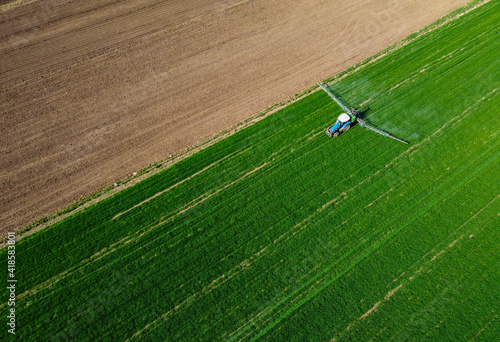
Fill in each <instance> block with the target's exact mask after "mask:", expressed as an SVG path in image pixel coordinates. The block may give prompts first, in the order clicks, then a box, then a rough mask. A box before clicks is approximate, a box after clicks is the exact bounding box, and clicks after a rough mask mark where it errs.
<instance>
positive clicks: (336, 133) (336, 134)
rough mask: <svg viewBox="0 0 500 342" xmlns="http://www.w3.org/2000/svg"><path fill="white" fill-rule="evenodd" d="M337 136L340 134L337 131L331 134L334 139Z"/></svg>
mask: <svg viewBox="0 0 500 342" xmlns="http://www.w3.org/2000/svg"><path fill="white" fill-rule="evenodd" d="M339 134H340V132H339V131H337V132H335V133H333V135H332V137H334V138H336V137H338V136H339Z"/></svg>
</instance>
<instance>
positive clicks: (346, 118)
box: [326, 113, 353, 137]
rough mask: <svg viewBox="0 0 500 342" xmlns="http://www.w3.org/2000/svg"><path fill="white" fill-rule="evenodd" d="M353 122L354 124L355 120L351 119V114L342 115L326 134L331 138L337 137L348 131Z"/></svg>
mask: <svg viewBox="0 0 500 342" xmlns="http://www.w3.org/2000/svg"><path fill="white" fill-rule="evenodd" d="M352 122H353V119H352V118H351V116H350V115H349V114H346V113H342V114H340V115H339V117H338V119H337V122H336V123H335V125H333V126H331V127H328V128H327V130H326V134H327V135H328V136H329V137H336V136H338V135H339V134H340V133H341V132H344V131H347V130H348V129H349V128H351V124H352Z"/></svg>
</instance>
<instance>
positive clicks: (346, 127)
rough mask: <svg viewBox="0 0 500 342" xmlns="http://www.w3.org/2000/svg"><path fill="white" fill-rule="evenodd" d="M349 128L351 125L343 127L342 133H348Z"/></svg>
mask: <svg viewBox="0 0 500 342" xmlns="http://www.w3.org/2000/svg"><path fill="white" fill-rule="evenodd" d="M349 128H351V124H349V125H347V126H345V127H344V129H343V131H344V132H345V131H348V130H349Z"/></svg>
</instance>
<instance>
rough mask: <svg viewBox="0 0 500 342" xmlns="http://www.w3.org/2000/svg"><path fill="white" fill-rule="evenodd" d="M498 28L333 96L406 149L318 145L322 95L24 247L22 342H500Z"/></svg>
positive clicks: (398, 64) (394, 61)
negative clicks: (359, 111)
mask: <svg viewBox="0 0 500 342" xmlns="http://www.w3.org/2000/svg"><path fill="white" fill-rule="evenodd" d="M499 22H500V1H490V2H488V3H485V4H484V5H482V6H480V7H478V8H476V9H474V10H473V11H470V12H468V13H467V14H465V15H463V16H456V15H455V17H454V19H453V20H450V21H449V22H448V23H445V24H444V25H440V27H439V28H436V29H434V30H428V32H426V33H425V34H421V35H419V36H418V37H416V36H414V37H412V41H411V42H410V43H409V44H407V45H404V46H402V47H400V48H398V49H393V50H392V51H390V52H387V53H386V54H384V55H383V56H382V57H381V58H379V59H377V60H376V61H373V62H371V63H367V64H366V65H364V66H363V67H360V68H357V69H355V70H353V71H351V72H349V73H347V74H346V75H345V77H342V78H340V79H336V80H335V81H334V82H332V83H331V88H332V89H334V90H335V91H336V92H337V93H340V94H341V95H342V97H343V99H344V100H345V101H346V102H348V103H349V104H350V105H353V106H358V108H359V104H361V103H363V108H365V109H366V108H368V107H369V110H368V111H367V112H366V115H367V119H368V120H369V121H370V122H371V123H372V124H373V125H375V126H377V127H379V128H382V129H384V130H386V131H388V132H391V133H392V134H394V135H396V136H398V137H400V138H402V139H404V140H407V141H409V142H410V145H405V144H402V143H399V142H396V141H394V140H391V139H387V138H384V137H383V136H381V135H378V134H375V133H374V132H371V131H369V130H366V129H363V128H361V127H359V126H355V127H353V128H352V129H351V130H349V131H348V132H346V133H344V134H342V135H341V136H340V137H338V138H335V139H330V138H328V137H327V136H326V134H325V129H326V127H327V126H328V125H329V124H333V123H334V121H335V118H336V116H337V115H339V114H340V113H341V109H340V108H339V107H338V106H337V105H336V104H335V103H334V102H333V101H332V100H331V99H330V98H329V97H328V96H327V94H326V93H324V92H322V91H317V92H313V93H311V94H310V95H308V96H306V97H304V98H303V99H301V100H299V101H297V102H295V103H293V104H292V105H290V106H288V107H285V108H283V109H281V110H280V111H278V112H276V113H274V114H272V115H270V116H268V117H267V118H265V119H263V120H261V121H259V122H257V123H255V124H253V125H251V126H250V127H248V128H246V129H243V130H241V131H239V132H237V133H236V134H234V135H232V136H230V137H229V138H226V139H224V140H222V141H220V142H218V143H216V144H214V145H212V146H209V147H207V148H206V149H203V150H202V151H200V152H198V153H196V154H194V155H192V156H190V157H188V158H186V159H184V160H182V161H180V162H178V163H177V164H175V165H173V166H172V167H170V168H169V169H167V170H165V171H163V172H160V173H158V174H156V175H154V176H152V177H149V178H147V179H146V180H144V181H142V182H141V183H138V184H136V185H135V186H132V187H129V188H127V189H125V190H123V191H122V192H119V193H118V194H116V195H114V196H112V197H110V198H108V199H105V200H103V201H101V202H99V203H97V204H95V205H93V206H91V207H89V208H87V209H85V210H83V211H81V212H79V213H76V214H74V215H72V216H70V217H68V218H66V219H64V220H62V221H60V222H58V223H56V224H54V225H52V226H51V227H48V228H46V229H43V230H41V231H39V232H37V233H35V234H33V235H30V236H28V237H25V238H23V239H21V240H20V241H19V242H18V243H17V244H16V274H17V277H18V283H17V291H16V293H17V300H16V308H17V311H16V317H17V329H16V338H18V339H20V340H23V341H70V340H71V341H125V340H130V341H135V340H143V341H216V340H229V341H239V340H244V341H247V340H261V341H424V340H429V341H470V340H474V341H499V340H500V317H499V312H500V253H499V251H500V229H499V227H500V217H499V215H500V198H499V197H500V191H499V190H500V137H499V136H498V133H499V129H500V116H499V112H500V97H499V96H498V95H499V92H498V86H499V84H500V82H499V80H500V54H499V51H500V39H499V38H500V26H499V25H498V23H499ZM0 254H1V258H2V259H6V258H7V255H6V254H7V250H6V249H5V248H4V249H3V250H2V251H1V252H0ZM7 295H8V293H7V292H6V291H5V290H4V291H1V296H2V298H1V299H2V300H1V303H3V304H2V309H1V310H2V313H4V314H3V316H6V315H7V314H8V313H7V310H8V306H7V305H6V304H5V303H6V302H7ZM4 320H5V321H6V320H7V319H6V318H4ZM6 330H7V328H6V327H5V324H4V329H2V331H1V333H0V334H1V335H0V339H1V340H7V335H9V334H8V333H7V331H6Z"/></svg>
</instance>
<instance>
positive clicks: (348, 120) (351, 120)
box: [318, 83, 408, 144]
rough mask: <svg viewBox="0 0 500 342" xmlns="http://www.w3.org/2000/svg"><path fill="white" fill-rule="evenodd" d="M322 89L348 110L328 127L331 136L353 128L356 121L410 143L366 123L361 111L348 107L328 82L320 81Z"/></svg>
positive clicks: (392, 137) (386, 135) (327, 132)
mask: <svg viewBox="0 0 500 342" xmlns="http://www.w3.org/2000/svg"><path fill="white" fill-rule="evenodd" d="M318 85H319V86H320V88H321V89H323V90H324V91H325V92H326V93H327V94H328V95H329V96H330V97H331V98H332V99H333V100H334V101H335V102H336V103H337V104H338V105H339V106H340V107H341V108H342V109H343V110H345V111H346V113H342V114H340V115H339V117H338V118H337V122H336V123H335V125H333V126H330V127H328V128H327V129H326V134H327V135H328V136H329V137H338V136H339V135H340V133H342V132H345V131H347V130H349V128H351V126H352V125H353V124H355V123H356V122H359V124H360V125H361V127H366V128H368V129H370V130H372V131H374V132H376V133H378V134H382V135H383V136H384V137H389V138H391V139H394V140H397V141H400V142H402V143H404V144H408V142H407V141H404V140H402V139H399V138H396V137H395V136H392V135H390V134H389V133H387V132H384V131H382V130H380V129H378V128H375V127H373V126H370V125H368V124H367V123H366V121H365V120H363V119H362V118H361V116H360V112H358V111H357V110H356V109H355V108H354V107H351V108H348V107H347V106H346V105H344V104H343V103H342V101H340V100H339V99H338V98H337V97H336V96H335V95H334V94H333V93H332V92H331V91H330V90H328V88H327V85H326V84H321V83H318Z"/></svg>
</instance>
